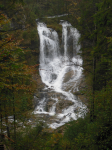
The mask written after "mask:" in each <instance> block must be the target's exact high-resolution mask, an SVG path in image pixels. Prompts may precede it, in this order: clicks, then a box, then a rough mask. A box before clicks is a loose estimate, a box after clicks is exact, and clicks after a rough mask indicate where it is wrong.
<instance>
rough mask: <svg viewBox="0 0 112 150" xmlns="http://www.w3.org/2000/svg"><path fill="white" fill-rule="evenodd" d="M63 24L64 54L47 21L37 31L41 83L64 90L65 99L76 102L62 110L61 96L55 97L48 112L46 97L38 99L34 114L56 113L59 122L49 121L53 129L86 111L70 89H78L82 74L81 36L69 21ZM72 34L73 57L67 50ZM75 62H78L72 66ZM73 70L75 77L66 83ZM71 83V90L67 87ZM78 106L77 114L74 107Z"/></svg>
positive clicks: (55, 89)
mask: <svg viewBox="0 0 112 150" xmlns="http://www.w3.org/2000/svg"><path fill="white" fill-rule="evenodd" d="M60 24H61V25H62V40H63V42H62V43H63V44H64V54H63V56H62V55H61V53H60V48H59V39H58V34H57V32H56V31H54V30H53V29H50V28H47V26H46V25H45V24H44V23H40V22H39V23H38V25H37V26H38V27H37V30H38V34H39V37H40V68H39V70H40V76H41V79H42V82H43V83H45V84H46V85H47V86H46V88H50V89H51V90H52V91H55V92H58V93H61V94H62V95H63V96H64V100H69V101H72V102H73V105H72V106H69V107H67V108H65V109H63V110H62V112H61V113H57V114H56V112H55V109H56V104H57V103H58V101H59V100H58V98H57V97H56V98H53V97H52V99H53V100H54V101H55V103H54V104H53V106H52V108H51V109H50V111H49V112H47V111H46V110H45V105H46V98H45V97H44V98H42V99H40V101H39V104H38V106H37V108H36V109H35V111H34V113H35V114H49V115H56V118H57V119H58V123H56V122H54V123H52V124H49V126H50V127H52V128H57V127H59V126H61V125H63V124H64V123H66V122H68V121H70V120H71V119H73V120H75V119H77V117H83V115H84V112H85V111H84V110H85V109H86V106H85V105H83V104H82V103H81V102H80V101H78V100H77V98H76V96H74V95H73V94H72V93H71V90H73V91H75V90H78V89H77V86H76V84H77V82H78V80H79V79H80V77H81V75H82V67H81V65H82V58H81V57H80V56H79V55H78V52H79V49H80V45H78V39H79V37H80V34H79V32H78V31H77V29H75V28H73V27H72V26H71V24H70V23H68V22H66V21H61V23H60ZM71 37H72V40H73V46H72V47H73V56H72V58H70V57H69V53H68V44H69V43H68V40H69V38H71ZM71 62H72V64H73V63H74V64H77V65H76V66H75V65H71ZM69 71H72V77H71V78H70V79H69V80H68V81H66V82H64V78H65V75H66V74H67V73H68V72H69ZM68 86H70V88H71V89H70V90H66V88H67V87H68ZM77 108H78V110H79V111H78V113H76V112H75V110H76V109H77Z"/></svg>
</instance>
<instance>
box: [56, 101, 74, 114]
mask: <svg viewBox="0 0 112 150" xmlns="http://www.w3.org/2000/svg"><path fill="white" fill-rule="evenodd" d="M73 104H74V103H73V102H71V101H69V100H61V101H59V102H58V103H57V104H56V113H61V112H62V110H63V109H65V108H68V107H69V106H71V105H73Z"/></svg>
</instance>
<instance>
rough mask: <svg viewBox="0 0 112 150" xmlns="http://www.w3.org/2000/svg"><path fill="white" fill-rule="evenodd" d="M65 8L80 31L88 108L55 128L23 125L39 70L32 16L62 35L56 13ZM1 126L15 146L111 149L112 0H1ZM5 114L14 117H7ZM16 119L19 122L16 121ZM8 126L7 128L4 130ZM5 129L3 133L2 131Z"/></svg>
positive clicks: (28, 148) (59, 149) (40, 149)
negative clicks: (73, 119) (86, 111)
mask: <svg viewBox="0 0 112 150" xmlns="http://www.w3.org/2000/svg"><path fill="white" fill-rule="evenodd" d="M64 13H67V14H68V15H67V16H64V17H62V18H61V19H63V20H67V21H69V22H70V23H71V24H72V25H73V26H75V27H76V28H77V29H78V30H79V32H80V33H81V38H80V41H79V42H80V43H81V45H82V48H81V51H82V52H81V55H82V58H83V60H84V63H83V68H84V72H83V73H84V75H85V78H86V85H87V87H86V88H85V89H84V91H81V92H83V94H84V95H85V96H86V97H87V99H88V113H87V115H86V116H85V118H79V119H78V120H76V121H71V122H69V123H67V124H66V125H64V126H62V127H60V128H58V129H56V130H52V129H48V128H47V126H46V125H45V124H44V123H42V122H40V123H39V122H38V123H37V126H36V127H34V128H31V127H30V125H28V124H27V125H26V128H25V129H24V128H23V127H22V126H19V123H21V122H22V123H24V122H25V121H28V118H30V116H29V111H31V110H32V109H33V104H32V98H33V93H34V91H35V89H36V88H37V86H39V85H36V83H35V82H34V81H33V79H32V75H34V74H38V64H39V37H38V33H37V24H36V21H35V20H36V19H37V18H39V19H40V21H44V22H45V23H47V24H48V27H50V28H53V29H55V30H56V31H57V32H58V33H59V35H60V37H61V26H60V25H59V18H54V19H47V18H46V17H47V16H53V15H57V14H64ZM0 112H1V114H0V119H1V123H0V129H1V134H0V135H1V142H2V143H4V144H5V145H6V147H7V148H10V149H12V150H13V149H15V150H19V149H20V150H37V149H38V150H111V149H112V1H111V0H61V1H60V0H38V1H37V0H11V1H8V0H5V1H3V0H1V1H0ZM8 116H12V117H13V122H10V121H9V119H8ZM16 120H19V123H17V122H16ZM3 131H6V133H7V134H4V133H3ZM4 135H6V136H7V137H8V138H9V140H7V138H5V139H3V138H2V137H3V136H4Z"/></svg>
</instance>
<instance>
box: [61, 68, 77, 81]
mask: <svg viewBox="0 0 112 150" xmlns="http://www.w3.org/2000/svg"><path fill="white" fill-rule="evenodd" d="M74 75H75V74H74V71H73V70H71V71H69V72H67V73H66V74H65V76H64V80H63V82H64V83H65V82H68V81H69V80H70V79H71V78H73V76H74Z"/></svg>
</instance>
